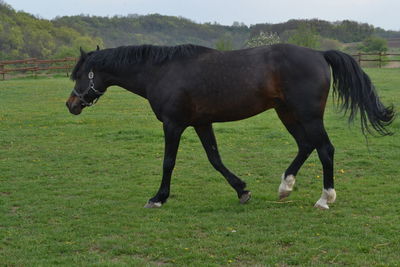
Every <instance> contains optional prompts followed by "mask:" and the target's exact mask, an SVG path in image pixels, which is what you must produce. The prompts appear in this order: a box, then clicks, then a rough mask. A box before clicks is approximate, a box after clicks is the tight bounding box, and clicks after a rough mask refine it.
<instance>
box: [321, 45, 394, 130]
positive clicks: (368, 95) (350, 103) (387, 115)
mask: <svg viewBox="0 0 400 267" xmlns="http://www.w3.org/2000/svg"><path fill="white" fill-rule="evenodd" d="M323 54H324V57H325V59H326V61H327V62H328V63H329V65H330V66H331V68H332V72H333V92H334V95H336V96H337V99H338V100H339V101H340V102H341V108H342V110H345V113H347V111H350V117H349V121H352V120H353V119H354V118H355V116H356V114H357V111H358V110H359V111H360V118H361V129H362V132H363V134H365V130H367V132H369V133H371V134H372V132H371V129H370V127H369V125H368V121H369V122H370V124H371V126H372V128H373V129H375V130H376V131H377V132H378V133H379V134H381V135H391V134H392V133H391V132H390V131H389V130H387V129H386V128H385V127H386V126H387V125H389V124H390V123H391V122H392V121H393V118H394V111H393V106H390V107H385V106H384V105H383V104H382V102H381V101H380V99H379V97H378V95H377V93H376V91H375V88H374V85H373V84H372V82H371V80H370V78H369V77H368V75H367V74H366V73H365V72H364V71H363V70H362V69H361V68H360V66H359V65H358V63H357V62H356V61H355V60H354V59H353V58H352V57H351V56H350V55H348V54H345V53H342V52H340V51H335V50H330V51H326V52H323Z"/></svg>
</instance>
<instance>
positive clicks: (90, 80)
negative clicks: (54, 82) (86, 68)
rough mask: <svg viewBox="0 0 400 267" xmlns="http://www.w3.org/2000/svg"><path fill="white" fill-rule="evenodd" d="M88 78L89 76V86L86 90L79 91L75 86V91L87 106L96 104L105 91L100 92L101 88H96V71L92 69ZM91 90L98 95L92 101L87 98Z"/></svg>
mask: <svg viewBox="0 0 400 267" xmlns="http://www.w3.org/2000/svg"><path fill="white" fill-rule="evenodd" d="M88 78H89V86H88V88H87V89H86V90H85V92H83V93H79V92H78V91H77V90H76V89H75V88H74V90H73V93H74V94H75V95H76V96H77V97H78V98H79V100H80V101H81V102H82V104H83V105H85V106H87V107H90V106H93V105H94V104H96V103H97V101H98V100H99V98H100V96H102V95H103V94H104V92H100V91H99V90H96V89H95V88H94V81H93V78H94V73H93V71H92V70H91V71H90V72H89V73H88ZM90 90H93V92H94V93H95V94H96V95H97V97H96V98H94V99H93V100H92V101H91V102H88V101H86V100H85V96H86V95H87V94H88V93H89V91H90Z"/></svg>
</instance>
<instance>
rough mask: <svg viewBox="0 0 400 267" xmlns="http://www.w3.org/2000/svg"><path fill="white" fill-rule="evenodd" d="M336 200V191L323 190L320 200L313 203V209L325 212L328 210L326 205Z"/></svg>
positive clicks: (330, 189) (331, 189)
mask: <svg viewBox="0 0 400 267" xmlns="http://www.w3.org/2000/svg"><path fill="white" fill-rule="evenodd" d="M335 200H336V191H335V189H333V188H329V189H323V190H322V195H321V198H320V199H319V200H318V201H317V203H315V205H314V207H315V208H319V209H323V210H327V209H329V206H328V203H333V202H335Z"/></svg>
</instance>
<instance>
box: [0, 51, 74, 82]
mask: <svg viewBox="0 0 400 267" xmlns="http://www.w3.org/2000/svg"><path fill="white" fill-rule="evenodd" d="M76 60H77V59H76V58H73V57H66V58H61V59H37V58H27V59H19V60H4V61H0V75H1V77H2V80H5V78H6V74H9V73H16V72H17V73H20V74H22V75H24V74H25V75H26V74H27V73H31V74H32V75H34V76H37V74H39V73H41V72H43V71H54V70H64V71H65V72H66V74H67V76H69V73H70V71H71V69H72V68H73V66H74V63H75V62H76Z"/></svg>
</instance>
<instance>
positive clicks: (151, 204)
mask: <svg viewBox="0 0 400 267" xmlns="http://www.w3.org/2000/svg"><path fill="white" fill-rule="evenodd" d="M161 206H162V203H161V202H151V201H149V202H147V203H146V205H144V208H146V209H151V208H161Z"/></svg>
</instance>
